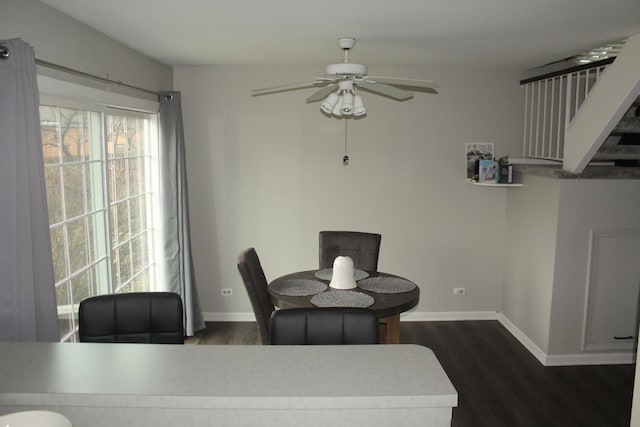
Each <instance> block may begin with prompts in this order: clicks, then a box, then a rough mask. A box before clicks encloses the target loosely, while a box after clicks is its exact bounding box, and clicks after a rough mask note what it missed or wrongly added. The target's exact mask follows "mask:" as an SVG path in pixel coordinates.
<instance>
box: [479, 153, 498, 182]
mask: <svg viewBox="0 0 640 427" xmlns="http://www.w3.org/2000/svg"><path fill="white" fill-rule="evenodd" d="M498 178H499V171H498V162H496V161H495V160H482V159H481V160H478V179H477V181H478V182H484V183H494V184H497V183H498Z"/></svg>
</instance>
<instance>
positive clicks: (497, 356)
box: [187, 321, 635, 427]
mask: <svg viewBox="0 0 640 427" xmlns="http://www.w3.org/2000/svg"><path fill="white" fill-rule="evenodd" d="M400 337H401V343H402V344H419V345H424V346H426V347H429V348H431V349H432V350H433V351H434V353H435V354H436V356H437V357H438V359H439V360H440V363H441V364H442V366H443V367H444V370H445V372H446V373H447V375H448V376H449V378H450V379H451V382H452V383H453V385H454V386H455V387H456V390H457V391H458V407H457V408H454V410H453V422H452V426H454V427H485V426H486V427H502V426H504V427H549V426H558V427H571V426H581V427H590V426H593V427H617V426H621V427H622V426H625V427H626V426H629V420H630V418H631V400H632V395H633V381H634V372H635V365H602V366H566V367H564V366H563V367H544V366H542V365H541V364H540V363H539V362H538V361H537V360H536V359H535V358H534V357H533V356H532V355H531V354H530V353H529V352H528V351H527V350H526V349H525V348H524V347H523V346H522V345H521V344H520V343H519V342H518V341H517V340H516V339H515V338H514V337H513V336H512V335H511V334H510V333H509V332H508V331H507V330H506V329H505V328H504V327H503V326H502V325H501V324H500V323H498V322H497V321H461V322H401V324H400ZM187 342H188V343H191V344H235V345H245V344H246V345H255V344H257V343H258V334H257V328H256V325H255V323H251V322H215V323H207V330H206V331H203V332H200V333H198V334H197V335H196V336H195V337H193V338H190V339H189V340H188V341H187Z"/></svg>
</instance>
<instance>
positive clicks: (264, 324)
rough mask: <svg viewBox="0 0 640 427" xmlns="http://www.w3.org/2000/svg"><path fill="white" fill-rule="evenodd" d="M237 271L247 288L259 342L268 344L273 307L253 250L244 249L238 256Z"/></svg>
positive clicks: (258, 261)
mask: <svg viewBox="0 0 640 427" xmlns="http://www.w3.org/2000/svg"><path fill="white" fill-rule="evenodd" d="M238 271H239V272H240V276H242V281H243V282H244V286H245V287H246V288H247V293H248V294H249V300H250V301H251V306H252V307H253V312H254V314H255V316H256V322H257V323H258V332H259V335H260V342H261V343H262V344H269V319H270V317H271V313H273V311H274V310H275V307H274V305H273V303H272V302H271V297H270V296H269V290H268V288H267V286H268V283H267V279H266V278H265V276H264V271H263V270H262V265H260V259H259V258H258V254H257V253H256V251H255V249H254V248H249V249H246V250H244V251H243V252H242V253H240V255H238Z"/></svg>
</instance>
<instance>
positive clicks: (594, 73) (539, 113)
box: [520, 58, 615, 162]
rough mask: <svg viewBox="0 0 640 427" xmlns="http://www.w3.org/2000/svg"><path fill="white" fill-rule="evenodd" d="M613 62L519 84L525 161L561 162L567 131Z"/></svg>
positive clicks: (575, 69) (544, 76)
mask: <svg viewBox="0 0 640 427" xmlns="http://www.w3.org/2000/svg"><path fill="white" fill-rule="evenodd" d="M614 60H615V58H609V59H605V60H602V61H598V62H593V63H590V64H586V65H581V66H578V67H573V68H570V69H566V70H562V71H558V72H554V73H549V74H545V75H542V76H539V77H533V78H530V79H527V80H522V81H521V82H520V85H521V87H522V88H523V89H524V91H525V95H524V103H525V104H524V135H523V143H522V157H523V158H525V159H526V158H528V159H540V160H550V161H558V162H561V161H562V159H563V152H564V132H565V129H567V127H568V126H569V125H570V123H571V120H572V119H573V117H574V116H575V115H576V112H577V111H578V109H579V108H580V106H581V105H582V103H583V102H584V100H585V99H586V98H587V96H588V95H589V92H590V91H591V89H592V88H593V86H594V85H595V83H596V82H597V81H598V79H599V78H600V76H601V74H602V72H603V71H604V70H605V69H606V67H607V66H608V65H609V64H611V63H612V62H613V61H614Z"/></svg>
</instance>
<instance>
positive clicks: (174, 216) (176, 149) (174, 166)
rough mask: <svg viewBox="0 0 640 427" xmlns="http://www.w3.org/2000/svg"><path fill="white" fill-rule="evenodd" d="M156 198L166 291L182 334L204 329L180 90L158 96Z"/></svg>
mask: <svg viewBox="0 0 640 427" xmlns="http://www.w3.org/2000/svg"><path fill="white" fill-rule="evenodd" d="M159 128H160V150H159V151H160V202H161V206H162V217H163V231H164V236H163V251H164V264H165V266H166V270H165V277H166V279H167V285H168V289H167V290H168V291H171V292H176V293H178V294H180V296H181V297H182V301H183V304H184V316H185V323H184V325H185V334H186V335H187V336H192V335H193V333H194V332H196V331H198V330H200V329H204V327H205V325H204V318H203V317H202V310H201V308H200V301H199V299H198V289H197V287H196V280H195V275H194V271H193V261H192V258H191V237H190V230H189V201H188V197H187V170H186V159H185V150H184V133H183V127H182V105H181V102H180V92H167V93H164V94H162V95H161V96H160V126H159Z"/></svg>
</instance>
